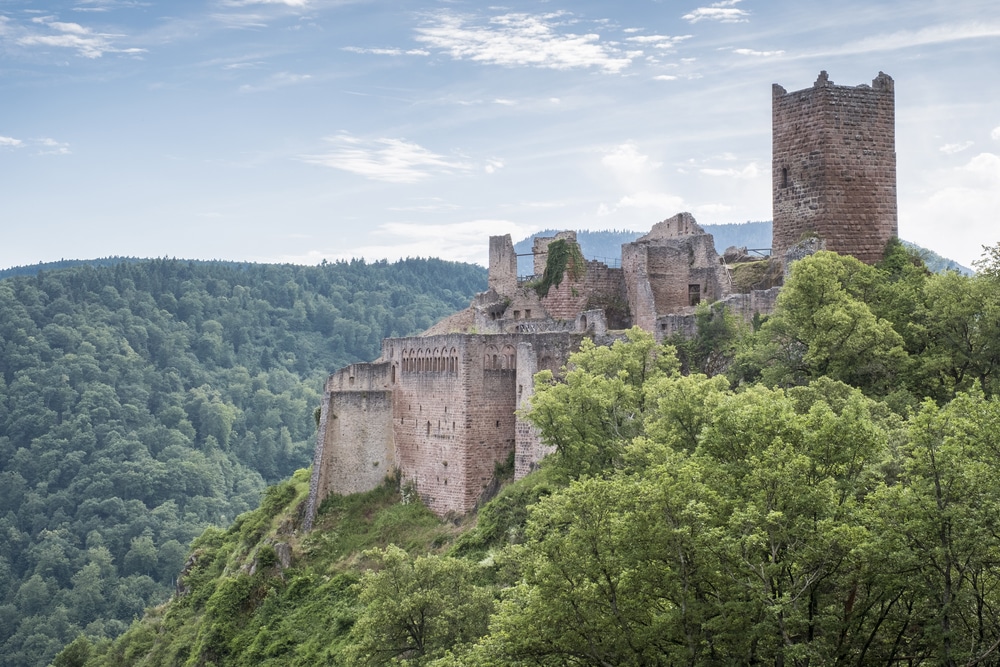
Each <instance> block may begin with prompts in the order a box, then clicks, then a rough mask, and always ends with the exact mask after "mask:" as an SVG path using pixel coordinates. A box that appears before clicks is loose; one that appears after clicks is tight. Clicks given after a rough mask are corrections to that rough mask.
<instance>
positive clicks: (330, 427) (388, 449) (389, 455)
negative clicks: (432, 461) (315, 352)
mask: <svg viewBox="0 0 1000 667" xmlns="http://www.w3.org/2000/svg"><path fill="white" fill-rule="evenodd" d="M392 376H393V369H392V366H391V364H389V363H374V364H352V365H351V366H348V367H346V368H342V369H341V370H339V371H337V372H336V373H334V374H333V375H331V376H330V378H329V379H328V380H327V383H326V388H325V391H324V394H323V402H322V404H321V405H320V422H319V431H318V433H317V435H316V451H315V455H314V458H313V470H312V479H311V481H310V485H309V500H308V503H307V505H308V506H307V510H306V529H309V528H310V527H311V526H312V519H313V517H314V516H315V515H316V511H317V510H318V509H319V504H320V503H321V502H322V501H323V499H324V498H326V497H327V496H328V495H330V494H331V493H334V494H341V495H346V494H349V493H358V492H361V491H369V490H371V489H374V488H375V487H377V486H378V485H379V484H381V483H382V480H384V479H385V477H386V476H387V475H389V474H390V473H392V472H394V470H395V469H396V465H397V462H396V448H395V437H394V433H393V424H392V417H393V400H392V391H391V387H390V384H391V378H392Z"/></svg>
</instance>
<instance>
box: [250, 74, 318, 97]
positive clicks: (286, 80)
mask: <svg viewBox="0 0 1000 667" xmlns="http://www.w3.org/2000/svg"><path fill="white" fill-rule="evenodd" d="M310 79H312V74H293V73H292V72H278V73H277V74H273V75H272V76H270V77H269V78H268V79H266V80H265V81H263V82H262V83H257V84H244V85H242V86H240V92H241V93H260V92H266V91H269V90H275V89H277V88H284V87H286V86H294V85H296V84H299V83H305V82H307V81H309V80H310Z"/></svg>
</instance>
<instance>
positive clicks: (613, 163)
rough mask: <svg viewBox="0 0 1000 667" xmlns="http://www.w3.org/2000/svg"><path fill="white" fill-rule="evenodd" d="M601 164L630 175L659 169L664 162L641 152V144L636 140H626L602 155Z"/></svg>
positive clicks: (616, 171) (620, 173) (619, 172)
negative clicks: (655, 160) (656, 160)
mask: <svg viewBox="0 0 1000 667" xmlns="http://www.w3.org/2000/svg"><path fill="white" fill-rule="evenodd" d="M601 164H603V165H604V166H605V167H608V168H610V169H611V170H612V171H614V172H615V173H616V174H619V175H628V174H642V173H645V172H648V171H650V170H653V169H657V168H659V167H660V165H661V164H662V163H660V162H654V161H653V160H652V159H651V158H650V157H649V156H648V155H643V154H642V153H640V152H639V146H638V145H637V144H636V143H635V142H634V141H626V142H625V143H623V144H621V145H619V146H616V147H615V148H614V149H613V150H611V151H610V152H609V153H607V154H606V155H605V156H604V157H602V158H601Z"/></svg>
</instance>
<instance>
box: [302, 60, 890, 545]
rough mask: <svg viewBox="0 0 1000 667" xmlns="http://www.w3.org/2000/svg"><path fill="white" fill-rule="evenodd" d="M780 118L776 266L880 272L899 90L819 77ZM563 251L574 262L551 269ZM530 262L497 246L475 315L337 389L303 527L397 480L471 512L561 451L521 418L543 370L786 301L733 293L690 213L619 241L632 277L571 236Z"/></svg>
mask: <svg viewBox="0 0 1000 667" xmlns="http://www.w3.org/2000/svg"><path fill="white" fill-rule="evenodd" d="M773 113H774V154H773V173H774V179H775V180H774V189H773V192H774V223H773V224H774V232H773V234H774V240H773V246H774V248H773V250H772V257H775V258H776V259H778V260H779V261H782V262H784V263H786V264H788V263H790V262H791V260H792V259H794V258H796V257H799V256H802V255H803V254H804V253H808V252H813V251H815V250H816V249H818V248H822V247H824V245H825V247H826V248H828V249H830V250H835V251H837V252H841V253H845V254H851V255H854V256H855V257H857V258H858V259H861V260H862V261H866V262H875V261H877V260H878V259H880V258H881V255H882V252H883V250H884V248H885V244H886V242H887V241H888V240H889V238H890V237H892V236H894V235H895V234H896V197H895V153H894V139H893V114H894V111H893V82H892V79H891V78H890V77H888V76H887V75H885V74H882V73H879V76H878V77H877V78H876V79H875V81H874V82H873V85H872V86H871V87H868V86H859V87H857V88H849V87H843V86H833V85H832V83H830V82H829V81H828V79H827V76H826V73H825V72H823V73H821V74H820V77H819V80H818V81H817V82H816V84H815V85H814V87H813V88H812V89H808V90H804V91H798V92H795V93H786V92H785V90H784V89H783V88H781V87H780V86H778V85H775V86H774V109H773ZM803 239H805V241H804V242H803ZM556 254H558V255H559V256H560V257H561V258H562V261H563V262H564V264H558V263H557V262H553V261H550V259H554V255H556ZM532 256H533V269H534V273H535V275H534V276H529V277H519V276H518V275H517V254H516V253H515V250H514V245H513V243H512V240H511V238H510V236H509V235H506V236H493V237H490V242H489V278H488V289H487V290H486V291H485V292H483V293H481V294H478V295H476V297H475V298H474V299H473V301H472V304H471V305H470V306H469V308H467V309H466V310H464V311H461V312H459V313H455V314H454V315H452V316H450V317H447V318H445V319H444V320H442V321H441V322H439V323H438V324H436V325H434V326H433V327H431V328H430V329H429V330H427V331H426V332H424V333H423V334H421V335H419V336H409V337H402V338H387V339H385V340H383V342H382V353H381V355H380V357H379V358H378V359H377V360H376V361H374V362H371V363H359V364H352V365H350V366H348V367H346V368H343V369H340V370H339V371H337V372H336V373H334V374H333V375H331V376H330V378H329V379H328V380H327V382H326V386H325V391H324V397H323V403H322V405H321V407H320V420H319V432H318V435H317V445H316V452H315V456H314V460H313V471H312V480H311V484H310V494H309V501H308V506H307V511H306V521H305V526H306V528H309V527H310V526H311V525H312V521H313V518H314V517H315V515H316V512H317V510H318V509H319V504H320V503H321V502H322V500H323V499H324V498H325V497H326V496H328V495H330V494H349V493H357V492H361V491H368V490H371V489H373V488H375V487H377V486H378V485H379V484H380V483H381V482H382V481H383V480H384V479H385V477H386V476H387V475H388V474H390V473H393V472H395V471H398V472H399V474H400V476H401V480H402V482H403V483H404V484H408V485H412V488H413V489H415V490H416V492H417V493H418V494H419V496H420V497H421V499H422V500H423V502H424V503H425V504H426V505H427V506H428V507H429V508H430V509H431V510H432V511H434V512H435V513H437V514H439V515H442V516H443V515H447V514H450V513H454V514H464V513H466V512H469V511H471V510H473V509H474V508H475V507H476V506H477V505H478V504H479V503H481V502H482V501H483V500H485V499H487V498H488V496H489V495H490V494H491V493H492V491H493V490H494V474H495V470H496V468H497V466H498V465H499V464H502V463H503V462H505V461H507V460H508V458H509V457H510V456H511V454H513V457H514V471H515V478H521V477H523V476H524V475H526V474H527V473H528V472H530V471H531V470H532V469H533V468H534V467H535V466H537V464H538V463H539V461H541V459H542V458H543V457H544V456H545V455H547V454H548V453H549V452H550V451H551V450H550V448H549V447H548V446H546V445H545V444H544V443H543V442H542V441H541V439H540V437H539V434H538V432H537V431H536V430H535V429H534V427H533V426H531V424H530V423H528V422H526V421H524V420H523V419H522V418H521V416H520V412H519V411H520V410H521V409H522V408H524V407H526V406H527V402H528V401H529V400H530V397H531V395H532V393H533V390H534V385H533V378H534V375H535V373H537V372H538V371H540V370H543V369H549V370H552V371H553V372H554V373H556V374H557V375H558V374H559V373H560V372H561V370H562V368H563V367H564V365H565V363H566V361H567V359H568V358H569V355H570V354H571V353H572V352H574V351H576V350H577V349H578V348H579V345H580V342H581V341H582V340H583V338H584V337H589V338H591V339H593V340H595V342H598V343H599V344H601V343H603V344H609V343H610V342H611V341H612V340H614V339H615V338H616V337H618V336H620V335H621V333H620V332H621V330H622V329H626V328H629V327H631V326H633V325H634V326H639V327H640V328H642V329H645V330H647V331H651V332H653V334H654V335H655V336H656V337H657V339H658V340H663V339H664V338H666V337H669V336H671V335H673V334H675V333H680V334H692V333H693V328H694V317H693V314H694V312H695V309H696V307H697V306H698V304H699V303H703V302H708V303H719V302H721V303H722V304H724V305H725V307H726V308H728V309H729V310H730V311H731V312H734V313H735V314H737V315H738V316H740V317H742V318H744V319H745V320H747V321H749V320H751V319H752V318H753V317H754V316H755V315H756V314H762V315H766V314H768V313H770V312H772V311H773V309H774V304H775V300H776V297H777V288H772V289H766V290H749V291H746V292H745V293H740V292H737V291H736V290H734V288H733V284H732V278H731V272H730V267H729V266H728V265H727V264H726V262H725V261H723V259H722V258H720V256H719V255H718V254H717V252H716V249H715V243H714V239H713V238H712V235H711V234H707V233H705V231H704V230H703V229H702V228H701V227H700V226H699V225H698V223H697V222H696V221H695V219H694V217H693V216H692V215H691V214H690V213H679V214H677V215H674V216H673V217H671V218H668V219H666V220H664V221H662V222H659V223H657V224H655V225H654V226H653V228H652V229H651V230H650V232H649V233H648V234H646V235H645V236H642V237H641V238H639V239H637V240H635V241H633V242H631V243H626V244H623V245H622V256H621V257H622V259H621V267H614V266H608V265H607V264H605V263H603V262H599V261H595V260H586V259H584V258H583V256H582V254H581V253H580V249H579V246H578V244H577V242H576V234H575V232H571V231H570V232H560V233H559V234H557V235H556V236H553V237H545V238H536V239H534V244H533V247H532ZM550 256H553V257H550ZM727 256H728V253H727ZM786 258H787V259H786ZM553 266H557V267H559V268H558V271H557V273H558V275H554V276H553V275H552V273H553ZM547 269H548V271H547Z"/></svg>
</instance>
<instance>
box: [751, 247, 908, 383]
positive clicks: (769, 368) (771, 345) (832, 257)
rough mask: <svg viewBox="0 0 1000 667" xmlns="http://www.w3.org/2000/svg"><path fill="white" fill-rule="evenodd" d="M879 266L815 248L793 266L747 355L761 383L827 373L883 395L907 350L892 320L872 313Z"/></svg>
mask: <svg viewBox="0 0 1000 667" xmlns="http://www.w3.org/2000/svg"><path fill="white" fill-rule="evenodd" d="M880 280H881V276H880V272H879V271H878V270H877V269H876V268H874V267H871V266H868V265H866V264H863V263H861V262H860V261H858V260H856V259H854V258H853V257H846V256H841V255H838V254H836V253H833V252H826V251H821V252H818V253H816V254H814V255H812V256H810V257H806V258H804V259H801V260H799V261H797V262H795V263H794V264H793V265H792V270H791V275H790V276H789V278H788V280H787V281H786V283H785V286H784V288H783V289H782V291H781V294H780V295H779V296H778V303H777V307H776V309H775V312H774V314H773V315H772V316H771V317H770V318H769V319H768V320H767V321H766V322H765V323H764V324H763V325H762V327H761V331H760V337H759V343H758V345H757V346H756V348H754V349H752V350H751V351H750V352H744V354H743V363H747V361H748V359H752V360H753V364H755V365H756V366H757V368H759V369H760V373H761V377H762V379H763V381H764V382H765V383H766V384H769V385H772V386H774V385H779V386H790V385H795V384H805V383H806V382H807V381H808V380H810V379H813V378H817V377H820V376H824V375H825V376H827V377H830V378H833V379H835V380H841V381H843V382H846V383H848V384H850V385H852V386H855V387H860V388H862V389H864V390H865V391H867V392H869V393H873V394H880V395H884V394H886V393H888V392H889V391H890V390H891V389H892V388H894V387H895V386H896V385H897V383H898V379H899V378H900V377H901V376H905V373H906V370H907V368H906V365H907V360H908V359H907V355H906V352H905V350H904V349H903V346H902V345H903V339H902V337H901V336H900V335H899V334H898V333H897V332H896V331H895V330H894V329H893V326H892V323H891V322H889V321H887V320H885V319H881V318H879V317H878V316H876V314H875V313H874V312H873V311H872V309H871V307H870V306H869V305H868V301H874V299H875V297H876V294H877V290H878V286H879V282H880Z"/></svg>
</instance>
